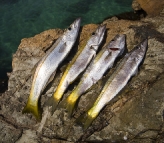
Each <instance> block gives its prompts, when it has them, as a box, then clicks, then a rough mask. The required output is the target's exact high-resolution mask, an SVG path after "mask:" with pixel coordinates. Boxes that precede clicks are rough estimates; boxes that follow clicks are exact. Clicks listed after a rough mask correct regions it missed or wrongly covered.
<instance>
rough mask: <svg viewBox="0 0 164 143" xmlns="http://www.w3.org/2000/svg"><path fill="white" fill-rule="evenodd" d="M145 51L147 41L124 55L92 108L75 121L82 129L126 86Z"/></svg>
mask: <svg viewBox="0 0 164 143" xmlns="http://www.w3.org/2000/svg"><path fill="white" fill-rule="evenodd" d="M146 49H147V39H146V40H144V41H143V42H141V43H140V44H139V45H138V46H136V47H135V48H134V49H133V50H132V51H131V52H129V53H127V54H126V55H125V57H124V58H123V60H122V61H121V63H120V64H119V66H118V67H117V69H116V71H115V72H114V73H113V74H112V76H111V77H110V78H109V79H108V81H107V82H106V84H105V86H104V88H103V89H102V91H101V93H100V95H99V96H98V98H97V100H96V101H95V103H94V105H93V106H92V108H91V109H89V110H88V111H87V112H86V113H85V114H84V115H82V116H80V117H79V118H78V119H77V122H78V123H80V124H82V125H83V128H84V129H87V128H88V127H89V125H90V124H91V123H92V121H93V120H94V119H95V118H96V117H97V116H98V114H99V112H100V111H101V110H102V108H103V107H104V106H105V105H106V104H107V103H108V102H109V101H111V100H112V99H113V98H114V97H115V96H116V95H117V94H118V93H119V92H120V90H121V89H122V88H123V87H124V86H125V85H126V84H127V82H128V81H129V79H130V78H131V77H132V76H133V75H135V74H136V73H137V71H138V66H139V64H140V63H141V61H142V60H143V58H144V56H145V53H146Z"/></svg>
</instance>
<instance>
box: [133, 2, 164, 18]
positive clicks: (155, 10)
mask: <svg viewBox="0 0 164 143" xmlns="http://www.w3.org/2000/svg"><path fill="white" fill-rule="evenodd" d="M136 1H137V2H138V3H139V5H140V6H141V8H142V9H143V10H144V11H146V13H147V14H148V15H149V16H157V15H161V16H162V15H163V14H164V11H162V10H164V1H163V0H134V2H133V8H135V9H137V3H136ZM135 9H134V10H135Z"/></svg>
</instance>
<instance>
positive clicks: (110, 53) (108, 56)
mask: <svg viewBox="0 0 164 143" xmlns="http://www.w3.org/2000/svg"><path fill="white" fill-rule="evenodd" d="M111 55H112V52H111V51H109V54H108V55H107V56H106V57H105V61H106V60H108V59H109V58H110V57H111Z"/></svg>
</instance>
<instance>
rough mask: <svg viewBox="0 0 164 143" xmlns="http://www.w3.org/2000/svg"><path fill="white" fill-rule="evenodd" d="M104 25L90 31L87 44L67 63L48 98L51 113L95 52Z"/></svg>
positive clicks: (100, 40)
mask: <svg viewBox="0 0 164 143" xmlns="http://www.w3.org/2000/svg"><path fill="white" fill-rule="evenodd" d="M105 27H106V26H105V25H103V26H99V27H98V28H97V29H96V31H95V32H93V33H92V36H91V37H90V39H89V40H88V39H87V40H88V41H87V44H86V45H85V46H82V47H80V48H79V51H78V53H77V54H76V55H75V56H74V58H73V60H72V61H71V62H70V63H69V64H68V66H67V68H66V70H65V72H64V74H63V76H62V78H61V80H60V83H59V85H58V87H57V89H56V91H55V93H54V94H53V96H52V97H51V98H50V99H49V100H48V102H49V105H52V113H53V112H54V111H55V109H56V106H57V105H58V103H59V101H60V100H61V98H62V96H63V94H64V92H65V90H66V89H67V87H68V86H69V84H71V83H72V82H73V81H74V80H75V79H76V78H77V77H78V75H79V74H80V73H82V72H83V71H84V70H85V69H86V67H87V65H88V64H89V63H90V61H91V60H92V58H93V57H94V55H95V54H96V51H97V49H98V47H99V45H100V44H101V42H102V40H103V37H104V33H105V29H106V28H105Z"/></svg>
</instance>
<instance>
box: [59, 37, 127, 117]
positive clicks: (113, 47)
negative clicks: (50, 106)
mask: <svg viewBox="0 0 164 143" xmlns="http://www.w3.org/2000/svg"><path fill="white" fill-rule="evenodd" d="M124 49H125V35H123V34H122V35H118V34H117V35H116V36H115V37H114V38H113V39H112V40H111V41H110V42H109V43H108V44H107V45H106V46H105V47H104V48H102V49H101V51H100V52H99V53H98V54H97V56H96V57H95V58H94V59H93V61H92V62H91V64H90V65H89V66H88V67H87V69H86V71H85V73H84V74H83V76H82V79H81V81H80V82H79V84H78V85H77V87H76V88H75V89H74V90H73V92H72V93H71V94H70V95H69V96H68V97H67V98H66V99H64V100H63V101H62V102H61V104H60V107H62V108H65V109H66V111H67V112H68V114H69V116H71V115H72V113H73V110H74V108H75V105H76V102H77V100H78V99H79V97H80V95H82V94H83V93H85V92H86V91H87V90H88V89H89V88H90V87H91V86H92V85H93V84H95V83H96V82H97V81H98V80H99V79H101V78H102V76H103V75H104V73H105V72H106V71H107V70H108V69H109V68H111V67H112V66H113V64H114V62H115V60H116V58H117V57H118V56H120V55H122V54H123V52H124Z"/></svg>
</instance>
